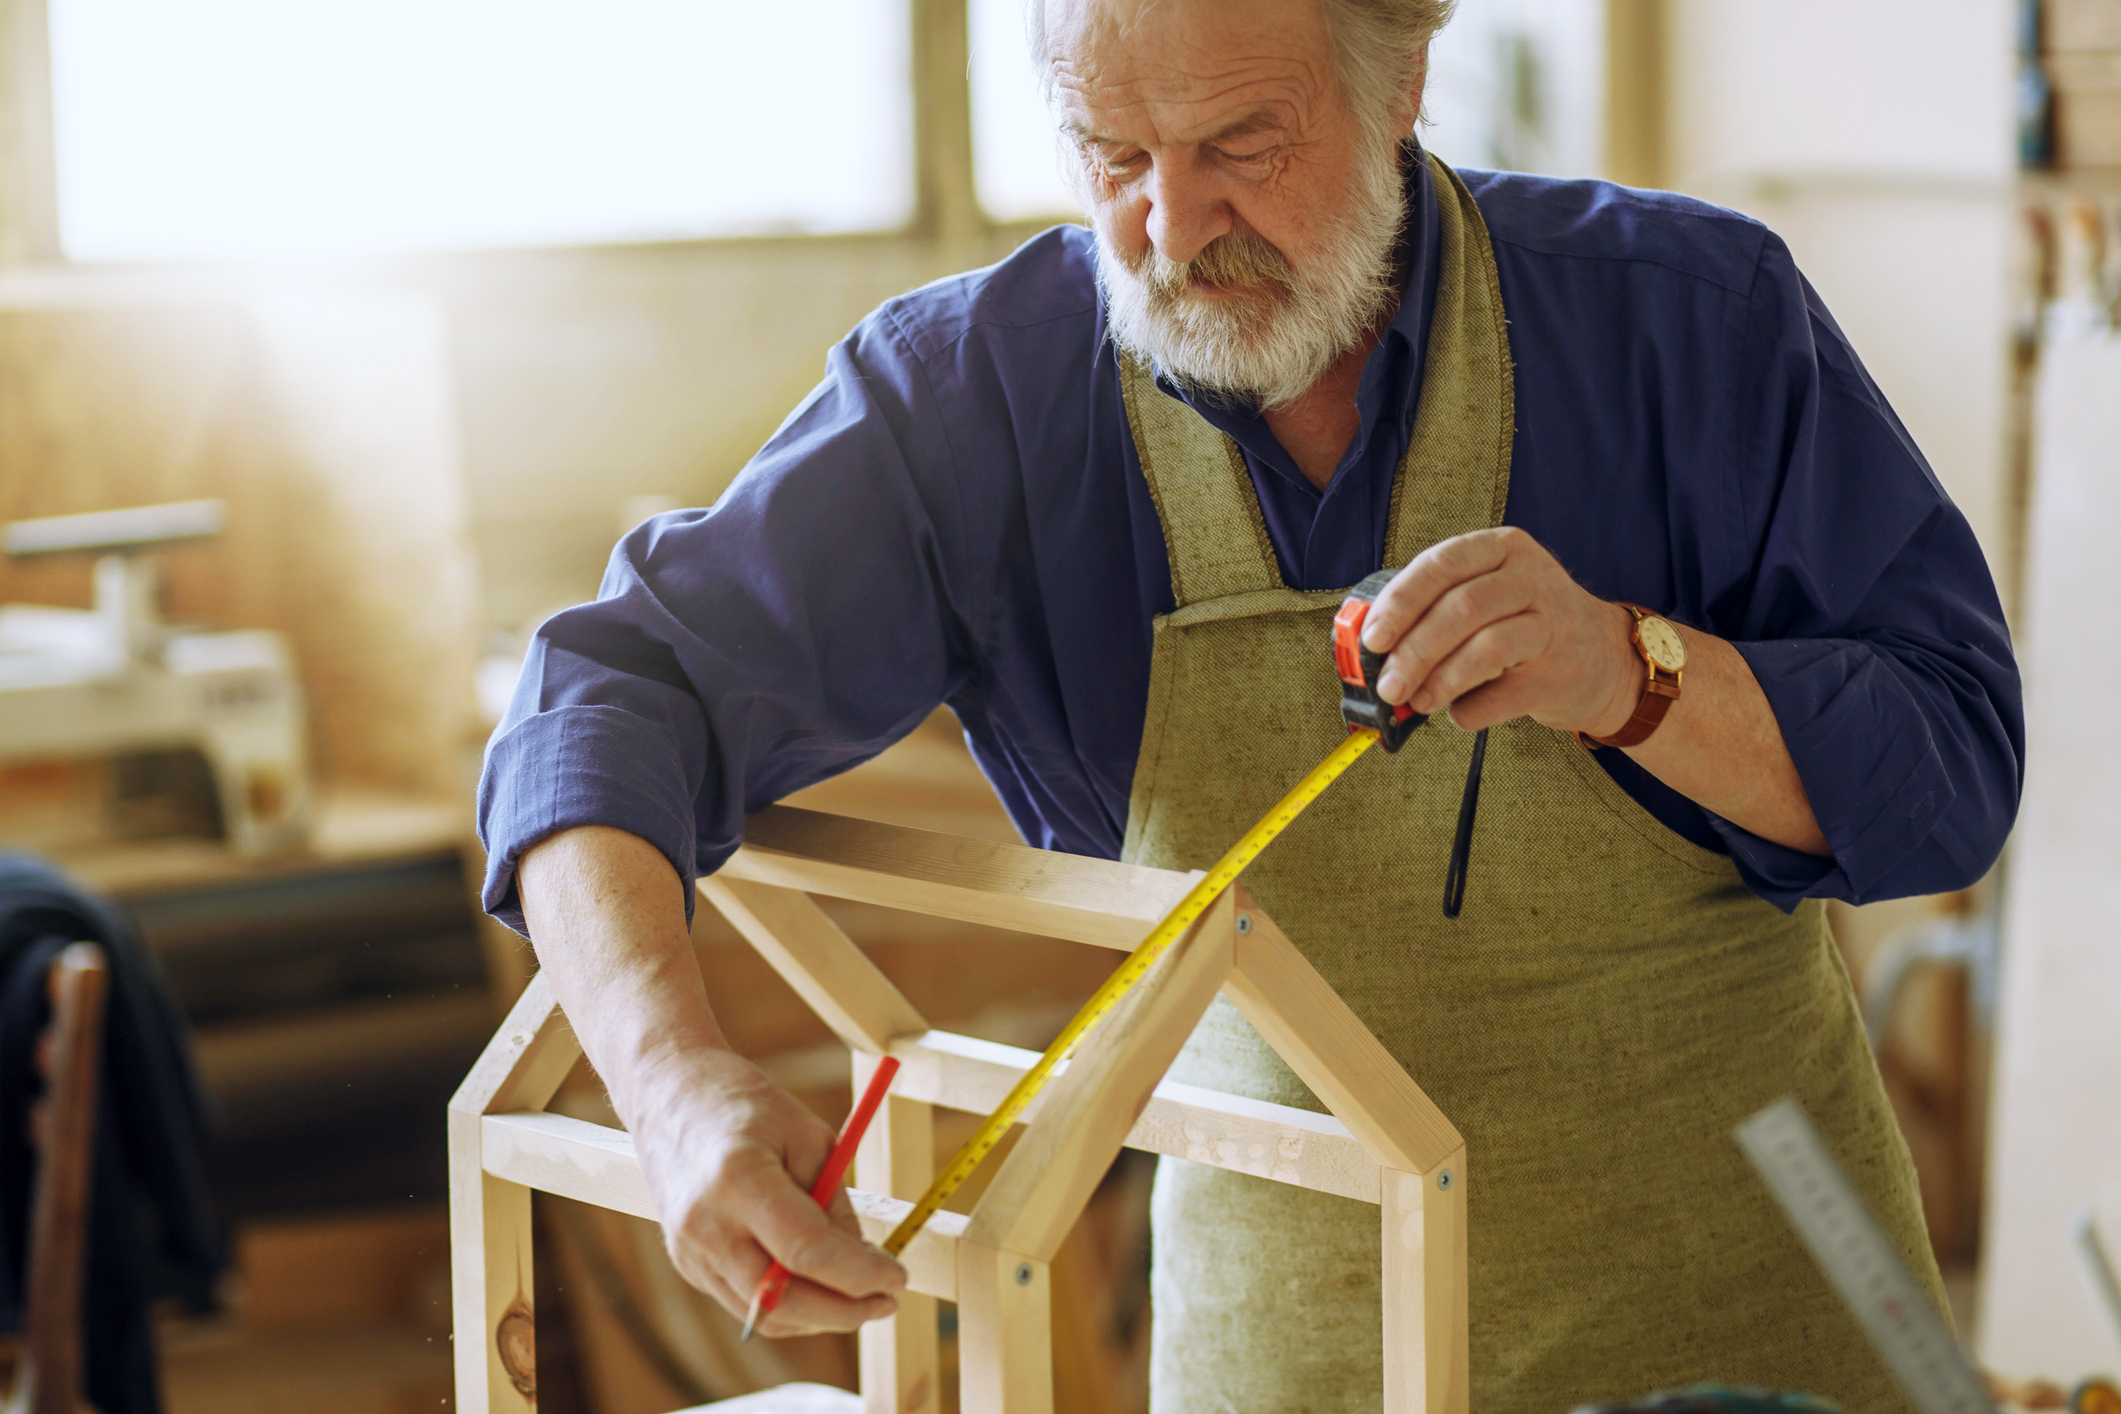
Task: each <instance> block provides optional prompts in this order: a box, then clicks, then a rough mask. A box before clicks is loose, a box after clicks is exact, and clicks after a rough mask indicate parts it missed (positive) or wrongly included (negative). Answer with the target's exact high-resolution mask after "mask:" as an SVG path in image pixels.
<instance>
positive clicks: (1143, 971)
mask: <svg viewBox="0 0 2121 1414" xmlns="http://www.w3.org/2000/svg"><path fill="white" fill-rule="evenodd" d="M1417 725H1418V723H1417ZM1376 744H1377V732H1376V731H1374V730H1373V729H1371V728H1369V727H1358V728H1356V729H1355V730H1353V731H1351V732H1349V733H1348V738H1347V740H1346V741H1343V742H1342V743H1341V744H1340V745H1339V746H1337V747H1335V748H1334V749H1333V753H1332V754H1331V755H1330V756H1328V757H1326V759H1325V760H1323V761H1321V762H1319V763H1318V765H1317V766H1315V767H1313V768H1312V771H1311V773H1310V774H1309V775H1307V776H1305V777H1304V778H1303V779H1302V780H1300V781H1298V782H1297V783H1296V788H1295V789H1294V790H1292V791H1290V792H1289V793H1288V794H1287V795H1285V796H1283V797H1282V798H1281V802H1280V803H1279V804H1278V805H1276V806H1275V807H1274V808H1273V809H1272V810H1269V811H1268V812H1267V814H1266V816H1265V818H1264V819H1262V820H1261V821H1260V822H1259V823H1258V824H1256V825H1254V826H1253V827H1252V828H1251V829H1249V830H1247V831H1245V833H1244V836H1243V838H1241V839H1239V840H1238V842H1237V843H1236V844H1235V845H1233V846H1231V848H1230V852H1229V853H1227V854H1225V855H1224V856H1223V857H1222V858H1221V859H1218V860H1216V861H1215V867H1214V868H1213V869H1210V870H1209V871H1208V872H1207V874H1206V875H1204V876H1203V877H1202V878H1201V880H1200V881H1199V882H1198V883H1196V884H1195V885H1194V886H1193V887H1192V888H1191V889H1189V890H1187V892H1186V896H1185V897H1184V898H1182V899H1180V900H1179V901H1178V905H1177V907H1175V908H1173V909H1172V910H1171V911H1170V912H1169V913H1167V914H1165V915H1164V919H1163V922H1161V923H1159V924H1157V925H1156V928H1155V930H1154V931H1153V932H1151V933H1150V934H1149V936H1148V937H1147V938H1146V939H1145V940H1143V942H1142V945H1141V946H1140V947H1138V948H1136V949H1135V950H1134V951H1133V952H1132V953H1131V954H1129V956H1128V958H1127V960H1126V961H1125V962H1123V963H1121V964H1120V965H1119V968H1118V970H1116V971H1115V972H1114V973H1113V974H1112V975H1111V976H1110V977H1108V978H1106V979H1105V984H1104V985H1103V986H1102V987H1099V988H1098V989H1097V992H1096V994H1095V995H1094V996H1092V997H1091V998H1090V1000H1089V1001H1087V1002H1085V1003H1083V1009H1082V1010H1081V1011H1079V1012H1077V1013H1076V1014H1075V1019H1074V1020H1073V1021H1070V1022H1069V1023H1068V1025H1067V1026H1066V1027H1065V1028H1064V1029H1063V1030H1062V1031H1061V1033H1060V1035H1059V1036H1058V1037H1057V1038H1056V1039H1055V1040H1054V1042H1053V1044H1052V1045H1050V1046H1048V1047H1047V1048H1046V1053H1045V1054H1044V1055H1042V1056H1040V1057H1039V1058H1038V1063H1037V1064H1036V1065H1033V1066H1032V1067H1031V1069H1029V1070H1027V1071H1025V1072H1024V1075H1023V1078H1022V1079H1021V1080H1019V1081H1017V1082H1016V1088H1014V1089H1013V1090H1011V1091H1010V1092H1009V1095H1008V1098H1006V1099H1004V1100H1003V1101H1002V1103H1001V1107H1000V1108H999V1109H997V1110H995V1112H994V1113H993V1114H991V1115H989V1116H987V1119H986V1122H985V1123H983V1124H981V1125H980V1127H979V1129H978V1130H977V1131H976V1132H975V1133H974V1134H973V1136H972V1137H971V1138H970V1139H968V1140H967V1141H965V1147H964V1148H962V1149H959V1150H958V1151H957V1156H956V1157H955V1158H953V1159H951V1160H950V1162H949V1164H948V1165H946V1166H945V1167H944V1169H943V1171H942V1172H941V1173H939V1174H937V1175H936V1178H935V1182H933V1183H931V1184H929V1185H928V1191H927V1192H926V1193H923V1194H922V1195H921V1200H920V1202H918V1203H915V1204H914V1205H913V1211H912V1212H910V1213H908V1214H906V1217H905V1221H903V1222H901V1223H900V1224H899V1225H898V1226H897V1227H895V1228H893V1229H892V1230H891V1235H890V1236H889V1237H887V1238H885V1239H884V1250H885V1251H886V1252H889V1253H890V1254H891V1255H892V1256H894V1257H896V1256H898V1255H899V1254H900V1253H901V1252H904V1251H905V1250H906V1244H907V1243H909V1242H911V1241H913V1239H914V1236H915V1235H916V1234H917V1233H919V1232H920V1230H921V1228H922V1226H923V1225H925V1224H926V1223H927V1221H928V1219H929V1218H931V1217H933V1216H935V1214H936V1212H937V1211H938V1210H939V1209H940V1208H941V1207H942V1206H943V1204H944V1203H946V1202H948V1201H949V1199H950V1195H951V1194H953V1193H955V1192H956V1191H957V1190H958V1188H959V1186H960V1185H962V1184H963V1183H964V1181H965V1180H966V1179H968V1178H970V1177H972V1173H973V1171H974V1170H975V1169H977V1168H978V1167H979V1166H980V1162H981V1161H982V1160H984V1159H985V1158H986V1157H987V1155H988V1154H989V1153H991V1152H993V1149H994V1146H995V1145H996V1144H999V1143H1000V1142H1001V1140H1002V1136H1003V1135H1004V1134H1007V1133H1008V1132H1009V1126H1010V1125H1012V1124H1014V1123H1016V1121H1017V1118H1018V1117H1019V1116H1020V1115H1022V1114H1023V1112H1024V1110H1025V1109H1026V1108H1027V1107H1028V1106H1029V1105H1030V1104H1031V1102H1032V1100H1034V1099H1036V1098H1037V1097H1038V1093H1039V1091H1041V1090H1043V1089H1045V1088H1046V1082H1047V1081H1048V1080H1049V1079H1051V1078H1052V1075H1053V1071H1054V1068H1055V1067H1057V1066H1058V1065H1059V1064H1060V1063H1061V1062H1062V1061H1064V1060H1066V1059H1067V1058H1068V1056H1069V1054H1070V1053H1071V1052H1072V1051H1074V1049H1075V1048H1076V1046H1077V1045H1078V1044H1079V1043H1080V1042H1081V1041H1082V1039H1083V1037H1084V1036H1085V1035H1087V1034H1088V1033H1089V1031H1090V1028H1091V1027H1093V1026H1095V1025H1097V1023H1098V1022H1099V1021H1101V1020H1102V1019H1103V1018H1104V1016H1105V1014H1106V1013H1107V1012H1109V1011H1111V1010H1112V1008H1113V1007H1115V1006H1117V1005H1119V1000H1120V998H1121V997H1124V996H1126V995H1127V993H1128V992H1129V991H1131V990H1132V989H1133V987H1134V984H1135V983H1137V982H1139V981H1141V979H1142V978H1144V977H1146V976H1147V975H1148V974H1149V969H1150V968H1152V967H1154V966H1155V965H1156V960H1157V959H1158V958H1160V957H1162V956H1163V955H1164V954H1165V953H1166V952H1167V951H1169V950H1170V947H1171V945H1172V944H1173V943H1175V942H1177V941H1178V940H1179V939H1180V938H1181V937H1183V936H1184V935H1185V932H1186V930H1187V929H1188V928H1190V927H1192V926H1193V921H1194V920H1195V919H1197V918H1199V917H1200V916H1201V915H1202V914H1203V913H1206V912H1207V911H1208V905H1209V904H1212V903H1214V902H1215V900H1216V899H1217V898H1218V897H1220V896H1221V894H1222V892H1223V890H1225V889H1227V888H1229V887H1230V885H1232V884H1234V883H1236V882H1237V876H1238V875H1240V874H1242V873H1244V872H1245V866H1246V865H1248V864H1250V863H1251V862H1252V861H1253V860H1254V859H1256V858H1258V857H1259V852H1260V851H1261V850H1263V849H1265V848H1266V847H1267V846H1268V845H1269V844H1271V843H1272V842H1273V840H1274V837H1275V836H1276V835H1279V834H1280V833H1281V832H1282V831H1283V830H1285V829H1287V828H1288V827H1289V823H1290V822H1291V821H1293V820H1294V819H1295V818H1296V817H1297V816H1299V815H1301V814H1303V812H1304V807H1305V806H1307V805H1309V804H1310V803H1311V802H1312V801H1314V800H1316V799H1318V797H1319V796H1320V795H1321V794H1322V793H1324V791H1325V788H1326V787H1327V786H1329V785H1332V784H1333V782H1334V781H1336V780H1338V779H1339V778H1340V774H1341V772H1343V771H1345V770H1347V769H1348V767H1350V766H1352V765H1354V764H1355V758H1356V757H1358V756H1360V755H1362V754H1363V753H1364V752H1365V751H1368V750H1369V749H1370V748H1371V747H1372V746H1374V745H1376Z"/></svg>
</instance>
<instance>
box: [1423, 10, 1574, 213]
mask: <svg viewBox="0 0 2121 1414" xmlns="http://www.w3.org/2000/svg"><path fill="white" fill-rule="evenodd" d="M1604 57H1605V4H1604V0H1484V3H1482V4H1479V5H1460V6H1459V7H1458V12H1457V14H1456V15H1454V16H1453V17H1452V19H1451V22H1450V23H1449V24H1447V25H1445V26H1444V27H1443V30H1442V32H1441V33H1439V34H1438V35H1437V36H1436V39H1435V40H1434V42H1433V43H1431V44H1430V46H1429V86H1428V92H1427V93H1426V95H1425V96H1424V99H1423V107H1424V108H1425V110H1426V115H1427V118H1428V125H1427V126H1425V127H1423V128H1421V129H1420V134H1421V141H1422V145H1423V146H1425V147H1427V148H1429V149H1430V150H1431V151H1433V152H1435V154H1436V155H1437V156H1438V157H1441V158H1442V159H1443V160H1444V161H1446V162H1449V163H1451V164H1452V165H1453V166H1457V167H1500V168H1506V169H1508V170H1511V171H1516V172H1540V173H1544V174H1546V175H1547V176H1553V177H1595V176H1597V175H1598V174H1599V169H1600V168H1601V167H1602V166H1603V164H1604V158H1605V151H1604V147H1605V70H1604Z"/></svg>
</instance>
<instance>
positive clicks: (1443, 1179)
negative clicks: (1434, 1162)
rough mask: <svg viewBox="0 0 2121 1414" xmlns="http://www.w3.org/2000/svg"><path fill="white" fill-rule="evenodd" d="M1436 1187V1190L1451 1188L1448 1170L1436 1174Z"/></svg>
mask: <svg viewBox="0 0 2121 1414" xmlns="http://www.w3.org/2000/svg"><path fill="white" fill-rule="evenodd" d="M1436 1186H1437V1187H1438V1188H1442V1189H1449V1188H1450V1186H1451V1171H1450V1170H1449V1169H1445V1170H1444V1171H1443V1172H1442V1173H1439V1174H1437V1175H1436Z"/></svg>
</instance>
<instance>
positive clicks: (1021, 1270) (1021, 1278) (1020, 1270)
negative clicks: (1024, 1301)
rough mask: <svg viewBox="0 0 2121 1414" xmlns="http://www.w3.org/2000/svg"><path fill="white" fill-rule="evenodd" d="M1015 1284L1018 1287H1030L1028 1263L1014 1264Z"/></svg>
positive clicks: (1029, 1266) (1029, 1265)
mask: <svg viewBox="0 0 2121 1414" xmlns="http://www.w3.org/2000/svg"><path fill="white" fill-rule="evenodd" d="M1016 1284H1017V1285H1018V1286H1029V1285H1031V1264H1030V1263H1029V1262H1018V1263H1017V1264H1016Z"/></svg>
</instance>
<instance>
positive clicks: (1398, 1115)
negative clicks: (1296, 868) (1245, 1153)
mask: <svg viewBox="0 0 2121 1414" xmlns="http://www.w3.org/2000/svg"><path fill="white" fill-rule="evenodd" d="M1235 892H1236V894H1237V896H1238V897H1237V906H1238V908H1239V909H1240V910H1242V911H1243V912H1245V913H1246V914H1247V915H1248V916H1249V918H1250V920H1251V923H1250V927H1249V931H1247V932H1245V933H1241V934H1239V935H1238V939H1237V960H1236V963H1235V965H1234V966H1232V968H1231V969H1230V978H1229V981H1228V982H1226V983H1225V984H1224V986H1223V995H1224V996H1226V997H1228V998H1229V999H1230V1001H1231V1003H1232V1004H1234V1005H1235V1006H1236V1007H1237V1009H1238V1010H1239V1011H1241V1012H1243V1013H1244V1016H1245V1020H1247V1021H1249V1022H1251V1023H1252V1026H1253V1029H1255V1030H1256V1031H1258V1032H1259V1034H1260V1035H1261V1036H1263V1037H1265V1038H1266V1041H1267V1044H1268V1045H1270V1046H1272V1047H1273V1048H1274V1049H1275V1051H1276V1052H1278V1053H1279V1054H1280V1056H1281V1058H1282V1059H1283V1060H1285V1061H1287V1062H1288V1064H1289V1069H1291V1070H1293V1071H1295V1072H1296V1076H1297V1078H1298V1079H1299V1080H1301V1081H1303V1083H1304V1084H1306V1085H1308V1086H1309V1087H1310V1088H1311V1093H1312V1094H1314V1095H1316V1096H1318V1098H1319V1100H1320V1101H1322V1102H1323V1103H1324V1104H1325V1106H1326V1108H1328V1109H1330V1110H1331V1111H1333V1113H1334V1114H1335V1115H1336V1116H1338V1117H1339V1119H1340V1121H1341V1122H1342V1123H1343V1124H1345V1125H1347V1126H1348V1132H1349V1133H1351V1134H1353V1135H1354V1136H1355V1137H1356V1138H1357V1139H1359V1140H1361V1141H1362V1143H1363V1145H1364V1146H1365V1147H1367V1148H1368V1149H1369V1151H1370V1152H1371V1153H1372V1154H1374V1155H1375V1156H1376V1158H1377V1161H1378V1162H1379V1163H1381V1164H1383V1165H1385V1166H1386V1167H1387V1168H1396V1169H1404V1170H1405V1171H1407V1172H1409V1173H1428V1172H1430V1171H1431V1170H1432V1169H1434V1168H1435V1167H1436V1166H1437V1165H1438V1164H1440V1163H1442V1162H1443V1161H1444V1159H1445V1158H1447V1157H1448V1156H1449V1155H1451V1154H1452V1153H1454V1152H1456V1151H1458V1150H1461V1149H1463V1148H1465V1140H1464V1139H1462V1138H1461V1137H1459V1133H1458V1129H1457V1127H1456V1126H1455V1125H1453V1124H1452V1123H1451V1121H1450V1120H1448V1119H1446V1118H1445V1117H1444V1113H1443V1111H1442V1110H1440V1109H1438V1108H1437V1107H1436V1104H1435V1102H1434V1101H1433V1100H1431V1099H1430V1098H1429V1097H1428V1096H1427V1095H1425V1094H1423V1093H1422V1089H1421V1087H1420V1086H1419V1085H1417V1084H1415V1083H1414V1080H1413V1077H1411V1076H1409V1075H1408V1074H1407V1073H1406V1071H1405V1070H1404V1069H1402V1068H1401V1067H1400V1064H1399V1062H1398V1061H1396V1060H1394V1059H1393V1058H1392V1053H1391V1052H1390V1051H1387V1050H1386V1049H1385V1048H1384V1045H1383V1043H1382V1042H1380V1041H1379V1040H1378V1039H1377V1038H1376V1037H1375V1036H1372V1035H1371V1034H1370V1031H1369V1028H1368V1027H1366V1026H1364V1025H1363V1024H1362V1020H1361V1019H1360V1018H1359V1017H1357V1016H1356V1015H1355V1013H1354V1012H1353V1011H1351V1010H1349V1008H1348V1004H1347V1003H1346V1002H1344V1001H1342V1000H1341V999H1340V994H1339V993H1337V992H1335V991H1334V990H1333V989H1332V988H1331V987H1329V986H1327V985H1326V980H1325V978H1323V977H1321V976H1319V975H1318V972H1317V969H1315V968H1313V967H1312V966H1311V964H1310V963H1309V962H1308V961H1306V960H1305V958H1304V955H1303V954H1302V953H1301V952H1299V951H1297V949H1296V945H1295V944H1294V943H1292V942H1290V941H1289V938H1288V935H1287V934H1285V933H1283V932H1282V931H1281V929H1280V928H1278V927H1276V926H1275V923H1274V920H1273V919H1271V918H1269V917H1268V916H1267V915H1266V914H1265V913H1263V912H1261V911H1260V909H1259V908H1258V907H1257V906H1256V905H1255V904H1253V903H1252V901H1251V899H1250V897H1249V896H1247V895H1246V894H1245V891H1244V890H1243V888H1239V889H1237V890H1235Z"/></svg>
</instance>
